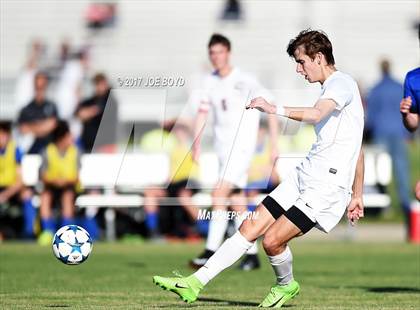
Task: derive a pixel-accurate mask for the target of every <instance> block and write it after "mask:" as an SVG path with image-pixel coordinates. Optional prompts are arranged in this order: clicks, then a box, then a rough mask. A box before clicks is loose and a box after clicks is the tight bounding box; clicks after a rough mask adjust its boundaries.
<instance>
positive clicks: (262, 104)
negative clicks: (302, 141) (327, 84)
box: [246, 97, 337, 124]
mask: <svg viewBox="0 0 420 310" xmlns="http://www.w3.org/2000/svg"><path fill="white" fill-rule="evenodd" d="M336 106H337V105H336V103H335V101H334V100H332V99H320V100H318V101H317V103H316V104H315V106H314V107H282V106H275V105H274V104H270V103H268V102H267V101H266V100H265V99H264V98H262V97H257V98H254V99H252V100H251V103H250V104H249V105H247V106H246V108H247V109H257V110H259V111H261V112H266V113H269V114H278V115H282V116H286V117H288V118H290V119H293V120H296V121H300V122H305V123H310V124H317V123H319V122H320V121H321V120H322V119H324V118H325V117H326V116H328V115H329V114H331V112H332V111H334V109H335V108H336Z"/></svg>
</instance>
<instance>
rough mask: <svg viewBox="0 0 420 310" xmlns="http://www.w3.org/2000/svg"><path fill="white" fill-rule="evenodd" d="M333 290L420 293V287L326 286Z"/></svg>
mask: <svg viewBox="0 0 420 310" xmlns="http://www.w3.org/2000/svg"><path fill="white" fill-rule="evenodd" d="M324 287H325V288H331V289H338V288H340V289H343V288H351V289H360V290H364V291H366V292H370V293H380V294H384V293H391V294H392V293H420V288H419V287H404V286H324Z"/></svg>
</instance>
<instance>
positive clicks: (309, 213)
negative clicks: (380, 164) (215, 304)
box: [153, 30, 364, 307]
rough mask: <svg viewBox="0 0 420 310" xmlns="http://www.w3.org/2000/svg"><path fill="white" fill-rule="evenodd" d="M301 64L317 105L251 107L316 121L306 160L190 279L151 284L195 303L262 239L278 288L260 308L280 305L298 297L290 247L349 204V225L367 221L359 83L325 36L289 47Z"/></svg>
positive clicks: (305, 37)
mask: <svg viewBox="0 0 420 310" xmlns="http://www.w3.org/2000/svg"><path fill="white" fill-rule="evenodd" d="M287 52H288V54H289V55H290V56H292V57H294V59H295V60H296V62H297V67H296V72H297V73H299V74H301V75H303V76H304V77H305V79H306V80H307V81H308V82H310V83H317V82H319V83H320V84H321V85H322V94H321V96H320V98H319V100H318V101H317V102H316V103H315V105H314V106H313V107H306V108H302V107H299V108H292V107H281V106H277V107H276V106H274V105H271V104H270V103H268V102H267V101H266V100H265V99H264V98H261V97H259V98H255V99H253V100H252V101H251V104H250V105H249V106H248V108H249V109H250V110H248V111H252V109H259V110H261V111H265V112H267V113H275V114H279V115H283V116H286V117H288V118H291V119H294V120H297V121H302V122H308V123H311V124H314V126H315V132H316V135H317V140H316V142H315V143H314V144H313V146H312V149H311V151H310V152H309V154H308V155H307V156H306V158H305V159H304V160H303V161H302V162H301V163H300V164H299V165H298V166H297V167H296V168H295V169H293V170H292V172H291V173H290V175H289V176H288V177H286V178H285V179H284V180H283V182H282V183H281V184H280V185H279V186H278V187H277V188H276V189H275V190H274V191H273V192H271V193H270V194H269V195H268V196H267V197H266V198H265V199H264V200H263V202H262V203H261V204H260V205H259V206H258V208H257V211H259V217H258V218H257V219H250V220H248V219H247V220H245V221H244V222H243V223H242V225H241V227H240V229H239V231H238V232H237V233H236V234H235V235H233V236H232V237H231V238H229V239H227V240H226V241H225V242H224V243H223V244H222V246H221V247H220V248H219V249H218V250H217V252H216V253H215V254H214V255H213V256H212V257H211V258H210V259H209V260H208V261H207V263H206V264H205V266H203V267H202V268H200V269H199V270H198V271H197V272H196V273H194V274H193V275H191V276H189V277H185V278H163V277H159V276H155V277H154V278H153V280H154V282H155V283H156V284H157V285H159V286H161V287H163V288H165V289H169V290H171V291H173V292H175V293H176V294H178V295H179V296H180V297H181V298H182V299H183V300H184V301H187V302H193V301H195V300H196V299H197V297H198V294H199V292H200V291H201V290H202V289H203V287H204V286H205V285H206V284H207V283H208V282H209V281H210V280H211V279H213V278H214V277H215V276H216V275H217V274H219V273H220V272H221V271H222V270H224V269H225V268H227V267H229V266H231V265H232V264H233V263H234V262H236V261H237V260H238V259H239V258H240V257H241V256H242V255H243V254H244V253H245V252H246V251H247V250H248V249H249V248H250V247H251V246H252V244H253V242H254V240H256V239H257V238H258V237H260V236H262V235H264V239H263V247H264V250H265V252H266V253H267V255H268V258H269V261H270V263H271V265H272V267H273V269H274V273H275V274H276V280H277V281H276V282H277V283H276V284H275V285H274V286H273V287H272V288H271V290H270V293H269V294H268V295H267V297H266V298H265V299H264V300H263V301H262V303H261V304H260V306H261V307H281V306H282V305H283V304H284V303H285V302H287V301H288V300H290V299H292V298H293V297H294V296H296V295H297V294H298V293H299V290H300V287H299V284H298V283H297V282H296V281H295V280H294V278H293V272H292V253H291V250H290V248H289V247H288V242H289V241H290V240H292V239H293V238H295V237H298V236H301V235H303V234H305V233H306V232H308V231H309V230H310V229H311V228H312V227H314V226H317V227H318V228H319V229H321V230H323V231H325V232H328V231H330V230H331V229H332V228H333V227H334V226H335V225H336V224H337V223H338V222H339V220H340V218H341V217H342V215H343V214H344V212H345V210H346V207H347V217H348V219H349V220H350V221H351V222H355V221H357V220H358V219H359V218H360V217H363V201H362V193H363V173H364V164H363V152H362V149H361V144H362V133H363V126H364V120H363V119H364V115H363V107H362V102H361V98H360V94H359V90H358V87H357V84H356V82H355V81H354V80H353V79H352V78H351V77H350V76H349V75H347V74H344V73H342V72H340V71H337V69H336V68H335V61H334V57H333V53H332V45H331V42H330V41H329V39H328V37H327V36H326V35H325V34H324V33H323V32H320V31H312V30H304V31H302V32H301V33H299V35H298V36H297V37H296V38H294V39H293V40H291V41H290V43H289V46H288V48H287Z"/></svg>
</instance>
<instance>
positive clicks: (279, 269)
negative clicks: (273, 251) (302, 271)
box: [268, 246, 293, 285]
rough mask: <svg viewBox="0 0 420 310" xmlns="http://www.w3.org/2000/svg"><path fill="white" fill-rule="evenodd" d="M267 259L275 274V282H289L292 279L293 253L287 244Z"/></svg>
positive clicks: (284, 283) (280, 283)
mask: <svg viewBox="0 0 420 310" xmlns="http://www.w3.org/2000/svg"><path fill="white" fill-rule="evenodd" d="M268 259H269V260H270V264H271V266H272V267H273V269H274V273H275V274H276V278H277V284H279V285H287V284H289V283H290V282H291V281H292V280H293V268H292V265H293V255H292V251H290V248H289V246H287V247H286V250H284V251H283V252H282V253H280V254H278V255H276V256H268Z"/></svg>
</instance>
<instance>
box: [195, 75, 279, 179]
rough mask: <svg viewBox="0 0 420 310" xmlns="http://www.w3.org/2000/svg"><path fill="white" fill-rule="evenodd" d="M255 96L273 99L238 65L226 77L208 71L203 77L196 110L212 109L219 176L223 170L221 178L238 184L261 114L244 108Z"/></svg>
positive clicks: (247, 165) (242, 177)
mask: <svg viewBox="0 0 420 310" xmlns="http://www.w3.org/2000/svg"><path fill="white" fill-rule="evenodd" d="M258 96H262V97H264V98H266V100H268V101H272V96H271V94H269V93H268V91H267V90H265V89H264V88H263V87H262V86H261V84H260V83H259V82H258V81H257V79H256V78H255V77H253V76H252V75H250V74H248V73H245V72H242V71H241V70H239V69H238V68H234V69H232V71H231V72H230V74H229V75H227V76H226V77H223V78H222V77H220V76H219V75H217V74H209V75H208V76H207V77H206V78H205V80H204V85H203V93H202V95H201V98H200V107H199V109H200V110H204V111H208V110H211V111H212V112H213V115H214V124H213V133H214V148H215V150H216V153H217V155H218V158H219V164H220V174H221V177H223V173H224V177H223V178H224V179H226V180H228V181H231V182H232V183H234V184H236V185H238V186H244V185H245V183H246V178H247V175H246V173H247V170H248V167H249V163H250V160H251V158H252V155H253V153H254V150H255V144H256V141H257V132H258V126H259V120H260V114H261V113H260V112H259V111H257V110H255V109H249V110H246V109H245V106H246V105H247V104H249V102H250V100H251V99H253V98H255V97H258ZM239 179H240V180H239Z"/></svg>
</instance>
